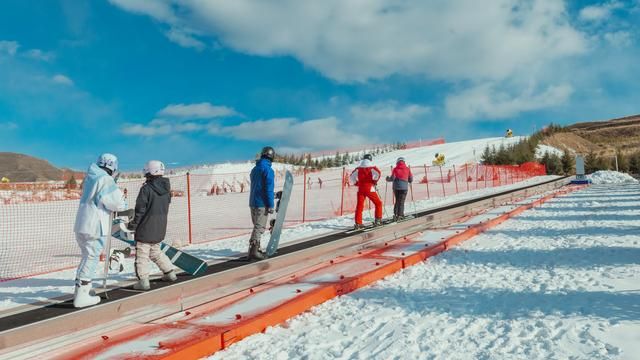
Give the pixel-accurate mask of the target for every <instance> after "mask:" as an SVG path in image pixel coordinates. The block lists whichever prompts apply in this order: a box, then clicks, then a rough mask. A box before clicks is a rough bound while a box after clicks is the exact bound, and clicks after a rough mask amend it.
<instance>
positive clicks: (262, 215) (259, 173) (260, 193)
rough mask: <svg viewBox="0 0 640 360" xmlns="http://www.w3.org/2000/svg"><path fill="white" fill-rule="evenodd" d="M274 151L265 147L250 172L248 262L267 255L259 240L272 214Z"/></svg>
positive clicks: (261, 258) (269, 147)
mask: <svg viewBox="0 0 640 360" xmlns="http://www.w3.org/2000/svg"><path fill="white" fill-rule="evenodd" d="M274 156H275V151H274V150H273V148H272V147H271V146H265V147H264V148H263V149H262V152H261V153H260V159H259V160H257V161H256V166H254V167H253V169H252V170H251V193H250V194H249V208H250V209H251V221H252V222H253V232H252V233H251V238H250V239H249V255H248V258H249V260H252V259H256V260H263V259H266V258H267V255H266V254H265V253H264V252H262V251H260V239H261V238H262V234H264V232H265V230H266V227H267V222H268V220H269V214H273V212H274V194H273V185H274V178H275V175H274V173H273V169H272V168H271V163H272V162H273V158H274Z"/></svg>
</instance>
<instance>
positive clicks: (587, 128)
mask: <svg viewBox="0 0 640 360" xmlns="http://www.w3.org/2000/svg"><path fill="white" fill-rule="evenodd" d="M542 142H543V144H545V145H550V146H553V147H556V148H559V149H567V148H568V149H571V150H573V151H575V152H577V153H579V154H583V155H586V154H588V153H591V152H592V153H594V154H595V155H597V156H613V155H614V154H615V152H616V149H618V150H620V152H621V153H623V154H631V153H635V152H637V151H639V150H640V115H633V116H627V117H624V118H618V119H612V120H607V121H593V122H581V123H577V124H573V125H570V126H568V127H566V128H565V131H562V132H558V133H554V134H553V135H551V136H549V137H547V138H546V139H544V140H543V141H542Z"/></svg>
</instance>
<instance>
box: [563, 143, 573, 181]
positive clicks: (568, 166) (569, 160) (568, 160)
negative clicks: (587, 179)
mask: <svg viewBox="0 0 640 360" xmlns="http://www.w3.org/2000/svg"><path fill="white" fill-rule="evenodd" d="M560 160H561V162H562V171H563V172H564V174H565V175H569V174H573V165H574V164H575V159H574V157H573V155H571V153H570V152H569V150H568V149H565V150H564V152H563V153H562V158H561V159H560Z"/></svg>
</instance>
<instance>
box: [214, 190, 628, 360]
mask: <svg viewBox="0 0 640 360" xmlns="http://www.w3.org/2000/svg"><path fill="white" fill-rule="evenodd" d="M639 233H640V186H639V185H636V184H634V185H602V186H592V187H590V188H588V189H585V190H582V191H579V192H575V193H572V194H569V195H567V196H564V197H560V198H557V199H554V200H552V201H550V202H548V203H546V204H545V205H543V206H542V207H540V208H536V209H533V210H530V211H527V212H525V213H523V214H521V215H520V216H518V217H516V218H514V219H512V220H509V221H507V222H505V223H503V224H501V225H499V226H497V227H495V228H494V229H491V230H489V231H487V232H486V233H484V234H481V235H479V236H477V237H475V238H474V239H471V240H469V241H467V242H465V243H463V244H462V245H461V246H459V247H456V248H453V249H451V250H449V251H447V252H445V253H443V254H441V255H438V256H436V257H434V258H431V259H429V260H428V261H427V262H424V263H421V264H418V265H415V266H413V267H410V268H407V269H405V270H403V271H401V272H398V273H396V274H393V275H391V276H389V277H387V278H385V279H383V280H381V281H379V282H377V283H375V284H373V285H371V286H368V287H366V288H363V289H360V290H358V291H356V292H354V293H351V294H348V295H345V296H341V297H339V298H335V299H333V300H330V301H328V302H326V303H323V304H321V305H319V306H316V307H314V308H312V309H311V310H310V311H308V312H306V313H304V314H301V315H299V316H297V317H295V318H293V319H291V320H289V321H287V322H286V323H285V324H284V325H282V326H277V327H272V328H269V329H267V331H266V332H265V333H262V334H257V335H254V336H251V337H249V338H247V339H245V340H243V341H241V342H239V343H236V344H234V345H232V346H231V347H229V348H228V349H227V350H225V351H222V352H219V353H216V354H215V355H213V356H212V357H210V359H245V358H252V359H293V358H296V359H416V358H420V359H637V358H638V354H639V353H640V281H639V280H640V236H639V235H638V234H639Z"/></svg>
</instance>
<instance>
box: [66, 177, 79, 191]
mask: <svg viewBox="0 0 640 360" xmlns="http://www.w3.org/2000/svg"><path fill="white" fill-rule="evenodd" d="M77 187H78V182H77V181H76V177H75V176H74V175H73V174H71V177H70V178H69V180H67V183H66V184H65V188H67V189H69V190H73V189H75V188H77Z"/></svg>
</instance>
